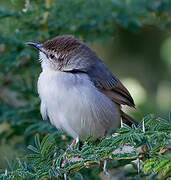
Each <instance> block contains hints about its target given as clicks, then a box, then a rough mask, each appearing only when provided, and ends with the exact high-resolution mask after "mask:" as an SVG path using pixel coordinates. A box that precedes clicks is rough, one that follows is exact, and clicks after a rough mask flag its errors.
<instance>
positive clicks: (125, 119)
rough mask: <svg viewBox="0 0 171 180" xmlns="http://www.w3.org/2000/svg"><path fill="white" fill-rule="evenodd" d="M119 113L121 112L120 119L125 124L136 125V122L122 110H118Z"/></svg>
mask: <svg viewBox="0 0 171 180" xmlns="http://www.w3.org/2000/svg"><path fill="white" fill-rule="evenodd" d="M120 112H121V118H122V120H123V122H124V123H125V124H127V125H129V126H131V125H132V124H135V125H138V122H137V121H136V120H135V119H133V118H132V117H130V116H129V115H127V114H126V113H124V112H123V111H122V110H120Z"/></svg>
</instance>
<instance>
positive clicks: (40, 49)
mask: <svg viewBox="0 0 171 180" xmlns="http://www.w3.org/2000/svg"><path fill="white" fill-rule="evenodd" d="M25 44H26V45H30V46H33V47H35V48H37V49H38V50H39V51H41V52H43V53H44V54H45V55H46V56H47V57H48V54H47V53H46V52H45V50H43V44H39V43H35V42H26V43H25Z"/></svg>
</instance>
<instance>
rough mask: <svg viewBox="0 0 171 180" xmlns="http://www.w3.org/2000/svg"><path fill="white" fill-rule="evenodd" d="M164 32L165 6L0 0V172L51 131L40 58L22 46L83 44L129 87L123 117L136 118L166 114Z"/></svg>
mask: <svg viewBox="0 0 171 180" xmlns="http://www.w3.org/2000/svg"><path fill="white" fill-rule="evenodd" d="M170 27H171V1H170V0H141V1H138V0H122V1H121V0H108V1H106V0H99V1H98V0H86V1H85V0H65V1H64V0H56V1H55V0H1V1H0V168H4V167H6V166H5V164H4V160H3V158H4V157H8V158H9V159H13V158H14V157H15V156H17V157H18V156H20V155H21V154H23V153H24V152H25V151H26V147H27V145H28V144H30V143H32V139H33V138H32V137H33V135H34V134H35V133H36V132H39V133H40V134H41V135H42V136H43V135H44V134H45V133H47V132H51V131H55V129H54V128H53V127H52V126H50V125H49V124H48V123H47V122H43V121H42V119H41V117H40V113H39V104H40V100H39V98H38V94H37V90H36V82H37V78H38V76H39V73H40V72H41V68H40V64H39V62H38V52H37V51H35V50H34V49H32V48H29V47H26V46H25V45H24V43H25V42H27V41H35V42H44V41H46V40H48V39H51V38H53V37H55V36H57V35H59V34H72V35H74V36H75V37H77V38H79V39H80V40H82V41H85V42H87V43H88V44H89V46H90V47H92V48H93V49H94V50H95V51H96V52H97V54H98V55H99V57H100V58H101V59H102V60H103V61H104V62H105V63H106V64H107V65H108V67H109V68H110V70H111V71H112V72H113V73H114V74H115V75H116V76H117V77H119V78H120V79H121V80H122V82H123V83H124V84H125V86H126V87H127V88H128V89H129V91H130V92H131V94H132V96H133V98H134V99H135V104H136V107H137V110H129V109H128V108H126V111H129V113H130V114H132V116H134V117H135V118H136V119H137V120H141V119H142V118H143V117H144V116H145V115H146V114H149V113H154V114H156V115H160V116H162V117H166V115H167V114H168V112H169V111H170V110H171V30H170ZM69 140H70V139H67V140H66V142H67V141H69ZM66 142H64V144H61V146H63V145H65V143H66Z"/></svg>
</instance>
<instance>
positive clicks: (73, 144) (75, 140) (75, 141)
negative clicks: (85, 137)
mask: <svg viewBox="0 0 171 180" xmlns="http://www.w3.org/2000/svg"><path fill="white" fill-rule="evenodd" d="M78 142H79V138H78V137H77V138H76V139H74V140H73V141H72V144H71V145H70V148H72V149H73V147H74V146H75V145H76V144H77V143H78Z"/></svg>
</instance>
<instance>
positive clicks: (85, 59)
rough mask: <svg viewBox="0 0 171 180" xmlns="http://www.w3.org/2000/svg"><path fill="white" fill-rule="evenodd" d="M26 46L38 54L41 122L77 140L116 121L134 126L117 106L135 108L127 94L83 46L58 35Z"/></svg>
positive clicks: (108, 128) (111, 126)
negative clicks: (40, 69) (46, 122)
mask: <svg viewBox="0 0 171 180" xmlns="http://www.w3.org/2000/svg"><path fill="white" fill-rule="evenodd" d="M27 44H28V45H32V46H34V47H35V48H37V49H38V50H39V59H40V62H41V66H42V72H41V74H40V76H39V79H38V93H39V96H40V99H41V107H40V109H41V115H42V117H43V119H46V118H47V116H48V117H49V119H50V122H51V123H52V124H53V125H54V126H55V127H56V128H58V129H62V130H64V131H66V132H67V133H68V134H69V135H71V136H72V137H73V138H74V139H76V138H77V139H78V138H79V139H81V140H84V139H86V138H87V137H88V136H89V135H91V136H93V137H94V138H95V139H96V138H98V137H100V136H104V135H108V134H109V133H110V132H111V130H113V129H116V128H117V127H118V126H119V124H120V120H121V118H122V119H123V120H125V121H124V122H126V123H128V124H130V123H136V122H135V121H134V120H133V119H132V118H131V117H129V116H128V115H126V114H125V113H124V112H123V111H122V110H121V105H128V106H130V107H135V105H134V101H133V99H132V97H131V95H130V93H129V92H128V90H127V89H126V88H125V87H124V85H123V84H122V83H121V82H120V80H119V79H118V78H117V77H116V76H114V75H113V74H112V73H111V72H110V70H109V69H108V68H107V67H106V65H105V64H104V63H103V62H102V60H101V59H100V58H99V57H98V56H97V54H96V53H95V52H94V51H93V50H91V49H90V48H89V47H88V46H87V45H86V44H85V43H83V42H80V41H79V40H77V39H75V38H74V37H73V36H71V35H61V36H57V37H55V38H54V39H52V40H49V41H47V42H45V43H43V44H38V43H33V42H28V43H27Z"/></svg>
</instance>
